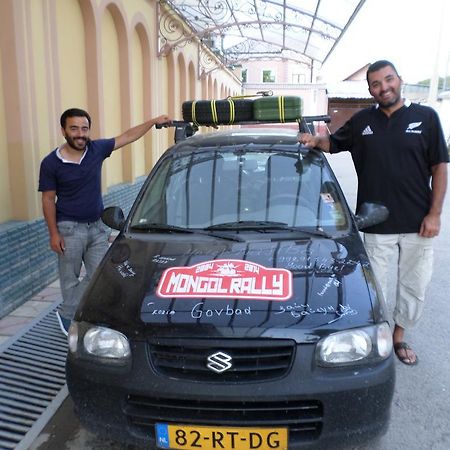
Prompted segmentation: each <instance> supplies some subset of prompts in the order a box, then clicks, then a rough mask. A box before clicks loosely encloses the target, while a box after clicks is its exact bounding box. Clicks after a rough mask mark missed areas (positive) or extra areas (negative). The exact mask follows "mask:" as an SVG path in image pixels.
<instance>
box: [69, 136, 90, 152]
mask: <svg viewBox="0 0 450 450" xmlns="http://www.w3.org/2000/svg"><path fill="white" fill-rule="evenodd" d="M64 137H65V139H66V142H67V143H68V144H69V146H70V147H71V148H73V149H74V150H77V151H79V152H82V151H84V150H85V148H86V146H87V145H88V144H89V142H90V139H89V138H85V137H83V138H75V139H73V138H71V137H70V136H64Z"/></svg>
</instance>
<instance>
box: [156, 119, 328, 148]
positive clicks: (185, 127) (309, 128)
mask: <svg viewBox="0 0 450 450" xmlns="http://www.w3.org/2000/svg"><path fill="white" fill-rule="evenodd" d="M330 121H331V118H330V116H328V115H319V116H303V117H301V118H297V119H289V120H285V121H283V122H281V121H279V120H251V121H243V122H234V123H232V124H230V125H263V124H276V123H279V124H283V123H294V122H297V123H298V128H299V132H300V133H310V134H315V130H314V125H313V123H314V122H325V123H330ZM202 126H211V127H214V128H218V125H216V124H202ZM220 126H226V125H220ZM167 127H174V128H175V143H177V142H179V141H183V140H185V139H187V138H189V137H191V136H193V135H194V134H195V133H196V132H197V131H198V126H197V125H196V124H194V123H191V122H185V121H183V120H173V121H172V122H171V123H166V124H156V128H158V129H160V128H167Z"/></svg>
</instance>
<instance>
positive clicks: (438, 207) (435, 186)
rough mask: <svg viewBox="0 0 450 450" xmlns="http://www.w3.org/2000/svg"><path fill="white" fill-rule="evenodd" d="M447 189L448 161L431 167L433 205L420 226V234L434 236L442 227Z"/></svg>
mask: <svg viewBox="0 0 450 450" xmlns="http://www.w3.org/2000/svg"><path fill="white" fill-rule="evenodd" d="M446 190H447V163H440V164H436V165H434V166H432V167H431V206H430V210H429V211H428V214H427V215H426V216H425V217H424V219H423V221H422V225H421V227H420V233H419V234H420V235H421V236H423V237H434V236H437V235H438V234H439V231H440V229H441V213H442V207H443V204H444V197H445V192H446Z"/></svg>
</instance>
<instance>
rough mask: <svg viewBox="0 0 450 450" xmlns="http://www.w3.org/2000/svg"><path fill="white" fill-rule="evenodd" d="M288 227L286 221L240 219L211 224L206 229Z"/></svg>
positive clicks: (253, 229)
mask: <svg viewBox="0 0 450 450" xmlns="http://www.w3.org/2000/svg"><path fill="white" fill-rule="evenodd" d="M279 227H280V228H285V227H288V224H287V223H284V222H267V221H264V220H239V221H236V222H224V223H218V224H216V225H211V226H209V227H207V228H205V230H252V231H259V230H261V229H267V228H272V229H275V228H276V229H278V228H279Z"/></svg>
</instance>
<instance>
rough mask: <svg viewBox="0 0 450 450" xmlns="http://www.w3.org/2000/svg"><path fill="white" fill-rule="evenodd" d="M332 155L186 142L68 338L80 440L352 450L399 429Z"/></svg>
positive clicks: (211, 140)
mask: <svg viewBox="0 0 450 450" xmlns="http://www.w3.org/2000/svg"><path fill="white" fill-rule="evenodd" d="M385 218H386V210H385V208H383V207H382V206H380V205H373V204H364V205H362V206H361V208H360V211H359V213H358V215H356V216H355V215H353V214H352V212H351V211H350V210H349V208H348V206H347V203H346V201H345V199H344V197H343V194H342V192H341V189H340V187H339V185H338V182H337V181H336V178H335V176H334V175H333V173H332V171H331V169H330V167H329V165H328V163H327V160H326V158H325V157H324V155H323V154H322V153H321V152H319V151H316V150H311V149H307V148H304V147H302V146H301V145H300V144H299V143H298V142H297V136H296V133H295V132H293V131H290V130H287V131H283V130H276V129H259V128H248V129H245V128H244V129H241V130H231V131H226V132H213V133H208V134H203V135H194V136H192V137H188V138H186V139H184V140H182V141H180V142H178V143H177V144H175V145H174V146H172V147H171V148H170V149H168V150H167V151H166V152H165V153H164V154H163V156H162V157H161V158H160V160H159V161H158V163H157V164H156V165H155V167H154V169H153V170H152V171H151V173H150V175H149V177H148V179H147V180H146V182H145V183H144V185H143V187H142V190H141V192H140V193H139V195H138V197H137V199H136V201H135V203H134V205H133V207H132V209H131V212H130V214H129V216H128V218H127V219H125V218H124V216H123V213H122V211H121V210H120V209H119V208H116V207H112V208H108V209H106V210H105V213H104V217H103V219H104V221H105V223H106V224H107V225H109V226H110V227H112V228H115V229H118V230H120V233H119V234H118V236H117V238H116V239H115V241H114V243H113V244H112V245H111V247H110V249H109V251H108V253H107V254H106V256H105V258H104V259H103V261H102V263H101V265H100V266H99V268H98V270H97V272H96V274H95V277H94V278H93V279H92V281H91V283H90V285H89V287H88V289H87V291H86V292H85V294H84V296H83V299H82V301H81V303H80V306H79V309H78V311H77V313H76V316H75V320H74V322H73V323H72V326H71V328H70V333H69V347H70V350H69V353H68V359H67V384H68V388H69V391H70V395H71V396H72V399H73V401H74V404H75V409H76V413H77V414H78V416H79V417H80V419H81V421H82V423H83V424H84V425H85V426H87V427H88V428H89V429H91V430H94V431H95V432H98V433H102V434H104V435H106V436H109V437H110V438H114V439H117V440H119V441H121V442H127V443H130V444H135V445H138V446H141V447H143V448H151V449H155V448H162V449H204V450H211V449H228V450H231V449H239V450H250V449H258V450H273V449H277V450H281V449H292V450H295V449H304V448H338V445H340V443H345V442H350V443H356V442H362V441H365V440H368V439H371V438H373V437H374V436H377V435H380V434H381V433H383V432H384V431H385V429H386V426H387V424H388V420H389V414H390V405H391V400H392V396H393V389H394V379H395V376H394V362H393V356H392V339H391V331H390V328H389V324H388V319H387V315H386V311H385V307H384V300H383V297H382V294H381V291H380V289H379V288H378V286H377V282H376V280H375V278H374V275H373V272H372V269H371V266H370V262H369V259H368V257H367V254H366V252H365V249H364V246H363V243H362V241H361V239H360V236H359V231H358V228H360V229H362V228H364V227H366V226H369V225H372V224H375V223H378V222H380V221H382V220H384V219H385Z"/></svg>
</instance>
